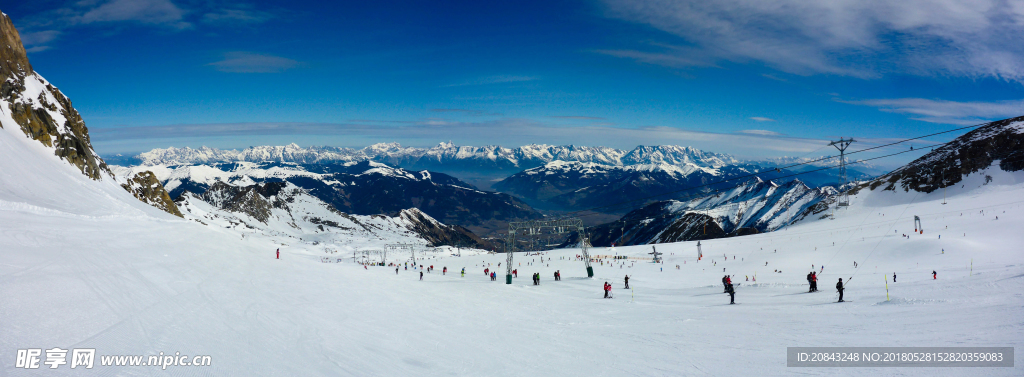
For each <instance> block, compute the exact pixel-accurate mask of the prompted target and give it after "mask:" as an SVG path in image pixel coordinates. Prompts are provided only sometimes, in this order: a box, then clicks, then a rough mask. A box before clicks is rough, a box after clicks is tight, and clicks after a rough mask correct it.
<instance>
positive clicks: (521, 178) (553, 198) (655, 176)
mask: <svg viewBox="0 0 1024 377" xmlns="http://www.w3.org/2000/svg"><path fill="white" fill-rule="evenodd" d="M759 172H760V173H761V174H760V175H761V176H763V177H764V178H765V179H773V178H775V177H778V176H782V175H784V174H786V173H788V172H785V171H780V172H776V171H775V170H774V169H768V170H766V169H763V168H761V167H759V166H756V165H746V164H728V163H724V162H721V161H716V162H714V163H706V162H705V163H701V164H698V163H694V162H686V163H681V164H667V163H658V164H637V165H626V166H611V165H603V164H597V163H589V162H564V161H553V162H550V163H548V164H546V165H544V166H542V167H537V168H533V169H528V170H526V171H523V172H521V173H517V174H514V175H512V176H509V177H508V178H505V179H504V180H502V181H500V182H498V183H496V184H495V185H494V187H495V188H496V189H498V190H501V191H503V192H508V193H512V194H515V195H517V196H519V197H522V198H524V199H525V200H526V201H527V203H530V204H531V205H533V206H535V207H538V208H547V209H559V210H580V209H587V208H596V207H603V208H600V209H598V211H600V212H606V213H625V212H628V211H629V210H632V209H635V208H637V207H638V206H641V205H643V202H636V201H635V199H637V198H648V199H649V200H659V199H661V200H663V199H668V198H674V197H678V196H680V194H678V193H676V192H678V191H680V190H684V189H688V188H694V187H701V186H703V185H705V184H708V183H711V182H715V181H720V180H723V179H730V178H734V177H739V176H744V175H749V174H753V173H759ZM730 185H731V183H730ZM715 188H716V186H715V185H711V186H706V187H702V188H701V189H700V190H696V191H688V192H686V193H685V195H689V196H692V195H694V194H698V193H701V192H710V191H711V190H713V189H715ZM624 202H628V203H627V204H625V205H620V206H614V204H616V203H624Z"/></svg>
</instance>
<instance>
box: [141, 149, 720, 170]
mask: <svg viewBox="0 0 1024 377" xmlns="http://www.w3.org/2000/svg"><path fill="white" fill-rule="evenodd" d="M136 158H137V159H138V161H139V164H140V165H183V164H209V163H218V162H236V161H251V162H295V163H306V164H310V163H327V162H350V161H365V160H371V161H377V162H385V163H389V164H392V165H398V166H402V167H405V168H410V169H421V168H423V169H425V168H428V167H436V166H440V165H450V166H456V167H459V168H468V167H475V168H487V169H503V168H510V167H515V168H520V169H528V168H533V167H537V166H542V165H544V164H546V163H548V162H552V161H576V162H592V163H599V164H604V165H613V166H623V165H639V164H668V165H687V164H689V165H695V166H698V167H708V168H717V167H721V166H724V165H726V164H730V163H736V162H737V160H736V159H734V158H732V157H731V156H728V155H723V154H717V153H710V152H704V151H701V150H698V149H695V148H691V147H680V146H670V145H668V146H666V145H662V146H639V147H637V148H635V149H633V150H631V151H624V150H620V149H615V148H608V147H586V146H576V145H565V146H552V145H545V144H530V145H525V146H521V147H517V148H505V147H501V146H497V145H488V146H482V147H473V146H458V145H455V144H453V143H451V142H443V143H439V144H437V145H436V146H434V147H431V148H415V147H403V146H401V145H400V144H398V143H379V144H373V145H370V146H367V147H365V148H363V149H358V150H357V149H350V148H336V147H317V146H313V147H307V148H302V147H299V146H298V145H295V144H290V145H286V146H258V147H249V148H246V149H244V150H241V151H238V150H219V149H215V148H207V147H202V148H198V149H192V148H188V147H185V148H173V147H171V148H167V149H154V150H151V151H149V152H145V153H141V154H139V155H137V156H136Z"/></svg>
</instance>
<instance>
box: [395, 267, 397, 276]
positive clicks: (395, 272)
mask: <svg viewBox="0 0 1024 377" xmlns="http://www.w3.org/2000/svg"><path fill="white" fill-rule="evenodd" d="M395 275H398V267H395Z"/></svg>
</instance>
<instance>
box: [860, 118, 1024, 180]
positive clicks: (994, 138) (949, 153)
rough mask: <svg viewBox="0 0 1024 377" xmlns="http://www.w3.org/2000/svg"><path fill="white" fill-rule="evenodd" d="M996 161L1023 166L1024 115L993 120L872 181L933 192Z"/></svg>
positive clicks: (1014, 167) (1003, 166) (1005, 165)
mask: <svg viewBox="0 0 1024 377" xmlns="http://www.w3.org/2000/svg"><path fill="white" fill-rule="evenodd" d="M993 165H997V166H998V169H1000V170H1004V171H1019V170H1024V116H1021V117H1017V118H1011V119H1006V120H1002V121H998V122H993V123H990V124H988V125H986V126H983V127H979V128H977V129H974V130H972V131H971V132H968V133H967V134H965V135H963V136H960V137H958V138H956V139H955V140H953V141H951V142H949V143H947V144H945V145H943V146H942V147H939V148H938V149H935V150H934V151H931V152H929V153H928V154H926V155H924V156H921V158H918V159H917V160H914V161H913V162H911V163H909V164H907V165H905V166H903V167H901V168H899V169H896V170H895V171H893V172H892V173H889V174H886V175H885V176H882V177H880V178H879V179H877V180H875V181H874V182H872V183H871V189H875V188H877V187H879V186H884V187H885V189H887V190H893V189H895V188H896V187H899V188H902V189H903V190H904V191H908V190H914V191H921V192H926V193H927V192H932V191H934V190H937V189H940V188H943V187H949V186H955V185H956V184H957V183H959V182H960V180H961V179H963V178H964V177H966V176H969V175H971V174H974V173H977V172H979V171H981V170H988V169H989V168H992V167H994V166H993Z"/></svg>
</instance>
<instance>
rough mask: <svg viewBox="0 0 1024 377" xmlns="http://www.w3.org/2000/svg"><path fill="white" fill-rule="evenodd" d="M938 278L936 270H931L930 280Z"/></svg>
mask: <svg viewBox="0 0 1024 377" xmlns="http://www.w3.org/2000/svg"><path fill="white" fill-rule="evenodd" d="M938 279H939V274H938V273H937V272H935V270H932V280H938Z"/></svg>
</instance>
